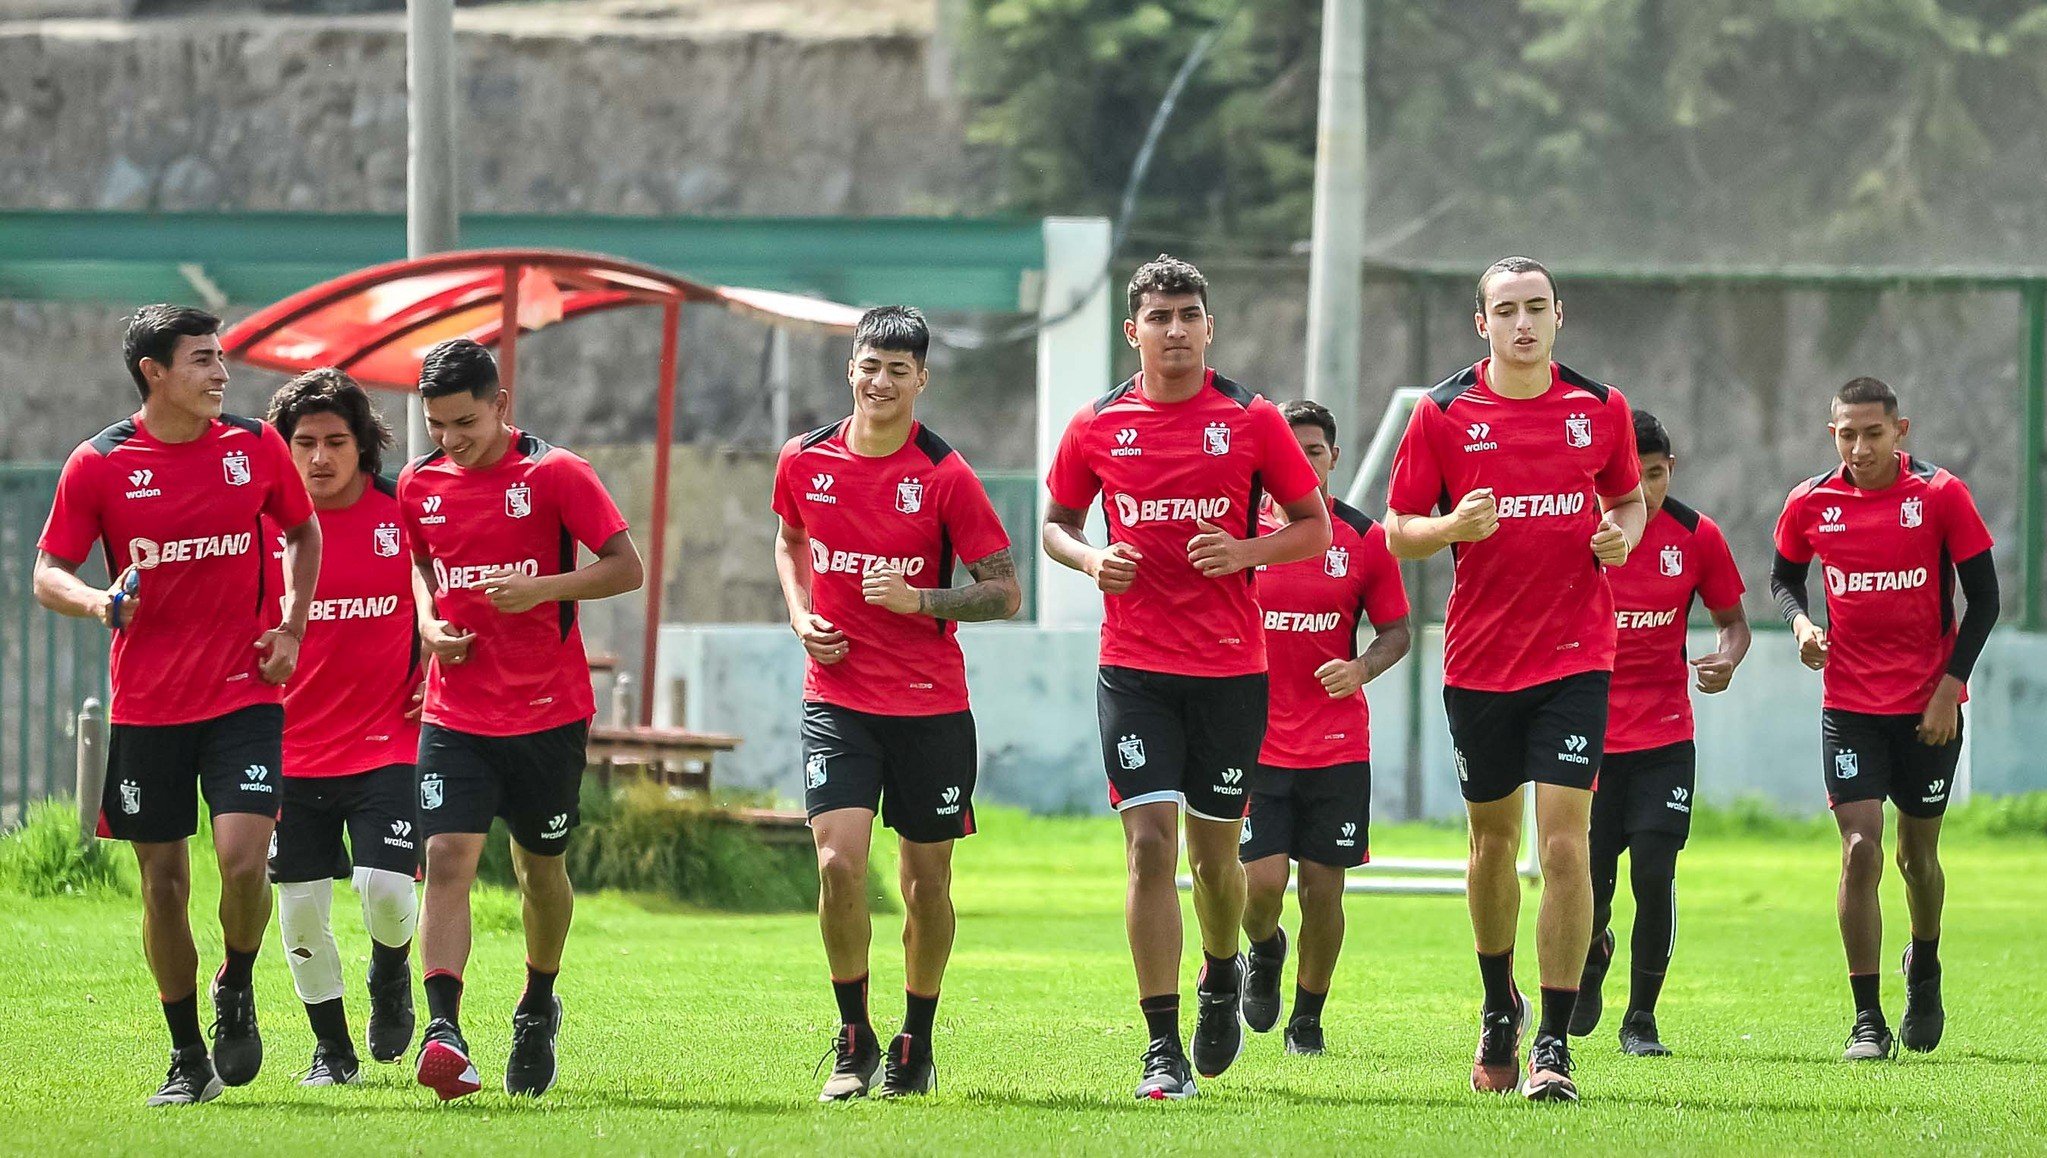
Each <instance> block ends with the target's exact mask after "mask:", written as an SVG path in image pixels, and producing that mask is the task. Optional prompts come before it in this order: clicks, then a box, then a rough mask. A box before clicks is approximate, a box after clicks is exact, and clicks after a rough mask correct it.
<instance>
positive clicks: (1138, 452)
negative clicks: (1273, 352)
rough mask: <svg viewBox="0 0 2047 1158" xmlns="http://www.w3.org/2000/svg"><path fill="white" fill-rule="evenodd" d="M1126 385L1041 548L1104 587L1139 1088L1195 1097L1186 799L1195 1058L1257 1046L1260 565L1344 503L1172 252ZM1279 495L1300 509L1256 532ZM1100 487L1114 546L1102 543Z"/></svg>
mask: <svg viewBox="0 0 2047 1158" xmlns="http://www.w3.org/2000/svg"><path fill="white" fill-rule="evenodd" d="M1128 301H1129V306H1130V316H1129V318H1128V319H1127V320H1125V321H1124V323H1123V336H1124V339H1125V340H1126V341H1128V342H1129V343H1130V345H1131V347H1132V348H1133V349H1135V350H1136V351H1137V356H1138V366H1139V369H1138V372H1137V374H1136V376H1135V377H1133V378H1131V379H1130V380H1129V381H1128V382H1125V383H1123V384H1122V385H1120V386H1118V387H1116V388H1115V389H1113V390H1111V391H1109V392H1108V393H1107V394H1104V395H1102V396H1101V397H1100V398H1098V399H1096V400H1095V401H1093V402H1091V403H1089V404H1088V405H1086V406H1083V407H1081V409H1080V412H1079V413H1077V414H1075V415H1074V416H1073V419H1072V421H1071V422H1070V423H1068V425H1067V427H1066V433H1065V435H1064V436H1063V437H1062V438H1061V439H1060V442H1059V448H1058V451H1057V453H1056V454H1055V455H1054V456H1053V459H1052V466H1051V470H1050V472H1049V474H1048V476H1047V478H1046V480H1045V481H1046V486H1047V489H1048V491H1049V500H1048V502H1047V504H1046V508H1045V526H1044V545H1045V553H1046V554H1047V555H1049V556H1051V557H1052V558H1053V559H1055V560H1057V561H1058V562H1060V563H1061V564H1064V565H1065V566H1067V567H1071V568H1073V569H1074V570H1076V571H1080V572H1084V573H1085V574H1086V575H1087V576H1088V577H1089V578H1090V579H1093V580H1094V582H1095V586H1096V587H1097V588H1099V589H1100V590H1101V591H1102V594H1103V604H1104V607H1105V614H1104V616H1103V619H1102V649H1101V674H1100V681H1099V683H1098V684H1097V685H1096V692H1095V704H1096V716H1097V720H1098V722H1099V724H1100V727H1101V740H1102V761H1103V764H1104V765H1105V766H1106V768H1107V770H1108V777H1109V803H1110V804H1111V805H1112V806H1114V807H1115V809H1116V811H1117V812H1118V813H1119V814H1120V815H1121V817H1122V821H1123V843H1124V848H1125V851H1126V856H1127V858H1128V865H1129V885H1128V889H1127V891H1126V893H1125V895H1124V927H1125V932H1126V933H1127V934H1128V936H1129V938H1130V955H1131V957H1132V959H1133V960H1134V962H1135V964H1136V967H1137V995H1138V1007H1139V1009H1140V1010H1141V1011H1142V1012H1143V1014H1144V1020H1145V1026H1146V1030H1147V1033H1148V1036H1149V1037H1150V1044H1149V1045H1148V1046H1147V1047H1146V1049H1145V1051H1144V1061H1143V1076H1142V1078H1141V1079H1140V1081H1139V1083H1138V1086H1137V1096H1138V1097H1140V1098H1154V1099H1168V1098H1174V1099H1177V1098H1185V1097H1191V1096H1192V1095H1194V1094H1195V1092H1196V1089H1195V1084H1194V1075H1193V1072H1191V1071H1190V1068H1189V1066H1188V1059H1187V1054H1186V1051H1185V1050H1184V1049H1183V1048H1182V1046H1181V1043H1180V1027H1179V1018H1180V953H1181V949H1182V933H1181V927H1180V897H1179V887H1178V884H1177V882H1176V876H1177V870H1178V861H1179V839H1178V837H1179V828H1180V823H1179V815H1180V810H1181V809H1182V808H1185V809H1186V812H1187V823H1186V838H1187V859H1188V861H1189V862H1190V867H1191V868H1192V870H1193V875H1194V912H1195V915H1196V917H1197V918H1198V919H1199V921H1200V925H1201V946H1202V954H1203V960H1204V964H1203V966H1202V969H1201V974H1200V977H1199V980H1198V981H1197V982H1196V991H1197V994H1198V996H1199V1002H1200V1004H1199V1009H1198V1012H1197V1014H1196V1016H1195V1026H1194V1058H1193V1066H1192V1070H1198V1071H1200V1073H1201V1076H1203V1077H1214V1076H1216V1075H1218V1074H1220V1073H1222V1072H1223V1071H1224V1070H1226V1069H1228V1068H1229V1066H1230V1063H1231V1062H1233V1061H1235V1060H1236V1057H1237V1054H1238V1052H1239V1051H1240V1050H1241V1049H1242V1048H1243V1044H1244V1032H1243V1025H1242V1022H1241V1021H1240V1020H1239V1013H1240V1007H1241V1005H1242V995H1243V972H1244V960H1243V957H1242V956H1241V955H1240V954H1239V953H1238V952H1237V933H1238V928H1239V926H1240V925H1241V924H1242V923H1243V917H1244V870H1243V866H1242V865H1240V864H1239V863H1238V861H1237V844H1238V834H1239V830H1240V829H1241V828H1242V826H1243V820H1244V812H1245V809H1246V806H1247V805H1248V804H1249V802H1250V796H1249V791H1250V787H1251V778H1250V773H1251V771H1252V770H1253V769H1255V768H1256V767H1257V765H1258V748H1259V745H1260V743H1261V741H1262V740H1263V738H1264V734H1265V707H1266V679H1265V633H1264V631H1263V630H1261V628H1260V615H1259V609H1258V601H1257V598H1256V589H1255V587H1254V586H1253V584H1254V582H1255V578H1256V569H1257V568H1259V567H1261V566H1270V565H1272V564H1276V563H1290V562H1293V561H1295V560H1297V559H1307V558H1313V557H1317V556H1319V555H1321V554H1322V552H1324V551H1326V550H1328V549H1329V508H1328V505H1327V504H1326V503H1324V502H1323V500H1322V495H1321V493H1320V491H1319V489H1318V486H1317V479H1316V476H1315V471H1314V468H1312V467H1310V466H1309V465H1308V460H1307V457H1306V456H1305V455H1303V454H1302V453H1301V447H1300V444H1299V443H1298V442H1296V441H1295V440H1294V436H1293V432H1292V431H1291V430H1289V429H1288V428H1287V422H1286V419H1284V418H1282V417H1281V416H1280V413H1279V408H1278V407H1276V406H1274V405H1273V404H1272V403H1270V402H1268V401H1266V400H1265V399H1264V398H1262V397H1260V396H1259V395H1257V394H1255V393H1253V392H1252V391H1251V390H1250V389H1249V388H1247V387H1245V386H1242V385H1239V384H1238V383H1236V382H1233V381H1231V380H1230V379H1228V378H1226V377H1224V376H1223V375H1221V374H1218V373H1216V372H1215V371H1214V370H1212V369H1209V367H1208V363H1207V351H1208V347H1209V343H1210V342H1211V341H1212V340H1213V339H1214V337H1215V321H1214V318H1213V317H1212V316H1211V315H1210V314H1209V312H1208V281H1207V279H1205V278H1203V277H1202V276H1201V272H1200V271H1199V270H1197V269H1195V268H1194V267H1193V266H1191V265H1189V264H1187V263H1186V262H1184V261H1180V260H1178V259H1176V258H1172V257H1167V256H1165V255H1163V254H1161V255H1160V256H1159V257H1158V258H1157V259H1155V260H1153V261H1151V262H1148V263H1146V264H1145V265H1144V266H1143V267H1141V268H1139V269H1138V271H1137V273H1136V275H1135V276H1133V277H1132V278H1131V279H1130V286H1129V292H1128ZM1265 492H1270V493H1271V495H1272V497H1273V498H1274V499H1275V500H1276V501H1277V502H1278V504H1279V506H1280V508H1281V509H1282V510H1284V511H1285V512H1286V517H1287V520H1288V521H1287V523H1286V525H1285V526H1283V527H1280V528H1279V529H1277V530H1275V531H1274V532H1273V533H1272V534H1270V535H1260V534H1259V533H1258V530H1259V527H1258V518H1259V504H1260V497H1261V495H1262V494H1263V493H1265ZM1097 495H1099V496H1101V503H1102V512H1103V514H1104V516H1105V517H1106V518H1107V520H1108V525H1109V543H1108V545H1107V546H1105V547H1097V546H1095V545H1094V544H1092V543H1090V542H1088V540H1087V537H1086V533H1085V527H1086V523H1087V508H1088V506H1089V505H1090V504H1092V503H1093V502H1094V501H1095V498H1096V496H1097Z"/></svg>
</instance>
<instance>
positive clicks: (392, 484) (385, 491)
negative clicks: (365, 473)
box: [370, 474, 398, 499]
mask: <svg viewBox="0 0 2047 1158" xmlns="http://www.w3.org/2000/svg"><path fill="white" fill-rule="evenodd" d="M370 487H371V489H373V490H375V491H376V492H377V493H378V494H380V495H384V496H387V497H389V498H394V499H395V498H397V497H398V480H397V479H395V478H389V477H386V476H384V475H381V474H373V475H371V476H370Z"/></svg>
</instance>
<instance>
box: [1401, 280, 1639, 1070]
mask: <svg viewBox="0 0 2047 1158" xmlns="http://www.w3.org/2000/svg"><path fill="white" fill-rule="evenodd" d="M1476 305H1477V315H1476V323H1477V327H1478V333H1479V336H1480V337H1482V338H1484V339H1485V340H1486V342H1487V345H1488V348H1489V351H1490V356H1489V357H1487V358H1484V359H1482V360H1480V361H1479V362H1477V363H1475V364H1474V365H1472V366H1469V367H1467V368H1465V369H1464V370H1461V371H1459V372H1458V373H1457V374H1454V375H1452V376H1451V377H1449V378H1447V379H1445V380H1444V381H1443V382H1441V383H1439V384H1438V385H1437V386H1436V387H1435V388H1434V389H1433V390H1431V391H1430V392H1429V394H1428V396H1427V397H1425V398H1423V399H1422V400H1421V401H1419V402H1418V403H1416V405H1415V409H1414V416H1413V418H1412V419H1411V420H1410V421H1409V423H1408V426H1407V433H1406V434H1405V435H1404V436H1403V437H1402V439H1401V443H1400V449H1399V451H1398V452H1397V454H1396V455H1395V457H1394V461H1393V478H1392V482H1391V483H1390V485H1389V487H1388V492H1387V514H1386V542H1387V545H1388V546H1389V547H1391V548H1392V550H1393V553H1394V554H1395V555H1396V556H1398V557H1400V558H1403V559H1423V558H1427V557H1428V556H1430V555H1433V554H1435V553H1436V552H1437V551H1440V550H1442V549H1444V548H1445V547H1448V548H1450V549H1451V552H1452V554H1453V556H1454V558H1455V566H1456V584H1455V586H1454V587H1453V588H1452V589H1451V591H1450V605H1449V610H1448V613H1447V615H1446V619H1445V622H1444V627H1443V706H1444V709H1445V711H1446V713H1447V714H1448V716H1449V723H1450V740H1451V744H1452V746H1453V748H1454V754H1455V756H1456V760H1457V778H1458V781H1459V787H1460V788H1461V789H1462V790H1463V793H1464V800H1465V812H1466V815H1467V817H1468V819H1469V824H1470V829H1471V862H1470V866H1469V868H1468V870H1467V872H1466V874H1465V899H1466V901H1467V903H1468V904H1469V905H1470V908H1471V926H1472V933H1473V939H1474V940H1475V942H1476V947H1477V951H1478V967H1479V976H1480V978H1481V979H1482V980H1483V982H1484V986H1485V1000H1484V1004H1483V1006H1482V1009H1481V1014H1480V1032H1479V1045H1478V1056H1477V1058H1476V1060H1474V1061H1473V1063H1472V1068H1471V1086H1472V1088H1473V1089H1474V1090H1480V1091H1486V1092H1507V1091H1511V1090H1513V1089H1514V1088H1515V1075H1516V1072H1517V1071H1518V1069H1519V1068H1520V1043H1521V1038H1522V1037H1523V1036H1524V1034H1525V1031H1526V1029H1527V1023H1528V1003H1527V1001H1526V1000H1525V999H1524V998H1523V997H1522V996H1521V993H1520V991H1519V990H1518V989H1517V988H1515V985H1514V932H1515V927H1516V924H1517V923H1518V920H1519V916H1520V912H1521V882H1520V880H1519V879H1518V877H1517V875H1516V871H1515V859H1516V857H1517V856H1518V855H1519V853H1520V847H1521V817H1522V810H1523V797H1522V786H1523V785H1525V784H1529V783H1531V782H1532V783H1533V784H1534V785H1535V789H1534V791H1535V824H1536V840H1537V845H1538V847H1539V848H1540V849H1541V856H1542V870H1543V889H1542V908H1541V911H1540V912H1539V913H1538V915H1537V917H1536V957H1537V960H1538V963H1539V965H1540V969H1541V977H1542V1011H1541V1021H1540V1024H1539V1025H1538V1027H1537V1029H1536V1035H1535V1043H1534V1046H1533V1047H1532V1048H1531V1049H1530V1050H1529V1054H1528V1072H1527V1074H1526V1076H1525V1078H1524V1079H1523V1080H1522V1082H1521V1091H1522V1093H1523V1095H1524V1096H1526V1097H1528V1098H1529V1099H1531V1100H1537V1101H1550V1100H1561V1101H1573V1100H1576V1098H1577V1096H1578V1091H1577V1086H1576V1085H1575V1084H1574V1083H1573V1082H1572V1080H1571V1052H1570V1045H1569V1042H1568V1041H1567V1040H1566V1037H1565V1033H1566V1031H1567V1030H1568V1029H1569V1028H1570V1024H1571V1012H1572V1006H1573V1004H1574V1003H1575V1002H1576V1000H1577V997H1578V978H1579V974H1580V972H1581V971H1582V970H1583V968H1584V964H1585V953H1586V949H1587V948H1588V946H1589V945H1590V943H1591V939H1592V876H1591V865H1590V861H1589V859H1588V856H1589V854H1588V850H1587V828H1588V825H1589V824H1590V816H1591V809H1592V791H1591V790H1592V785H1593V782H1594V781H1595V780H1596V779H1597V777H1598V773H1599V761H1600V744H1601V740H1602V739H1603V738H1604V737H1605V735H1606V707H1607V687H1608V683H1609V681H1610V679H1611V677H1612V672H1613V658H1614V626H1613V623H1614V619H1613V592H1612V591H1611V590H1610V589H1609V588H1608V586H1607V581H1606V576H1605V574H1604V572H1603V570H1602V569H1603V568H1605V567H1618V566H1620V565H1621V564H1623V563H1625V562H1627V560H1628V552H1629V551H1630V550H1632V549H1633V547H1634V545H1635V544H1636V543H1637V542H1639V541H1640V540H1641V537H1642V525H1643V520H1644V517H1645V511H1644V508H1643V505H1642V488H1641V469H1642V468H1641V463H1640V462H1639V461H1638V460H1637V458H1636V456H1635V427H1634V420H1633V419H1632V418H1631V417H1630V414H1629V411H1628V403H1627V400H1626V399H1625V398H1623V397H1622V396H1621V393H1620V391H1618V390H1615V389H1614V388H1613V387H1611V386H1606V385H1603V384H1601V383H1598V382H1594V381H1593V380H1591V379H1590V378H1587V377H1585V376H1584V375H1582V374H1579V373H1578V372H1576V371H1574V370H1572V369H1570V368H1568V367H1565V366H1560V365H1558V364H1557V363H1555V362H1552V361H1551V360H1550V351H1551V349H1552V347H1553V346H1554V344H1555V342H1556V336H1557V329H1558V327H1559V326H1560V325H1561V324H1562V322H1563V305H1562V303H1561V302H1560V301H1558V299H1557V291H1556V282H1555V280H1554V279H1552V278H1551V277H1550V274H1549V271H1548V270H1546V269H1544V268H1543V267H1542V265H1541V264H1540V263H1538V262H1535V261H1531V260H1529V259H1528V258H1525V257H1510V258H1506V259H1503V260H1501V261H1497V262H1495V263H1493V264H1492V265H1491V266H1490V267H1488V268H1487V269H1486V271H1485V273H1484V274H1482V275H1481V276H1480V277H1479V281H1478V293H1477V302H1476Z"/></svg>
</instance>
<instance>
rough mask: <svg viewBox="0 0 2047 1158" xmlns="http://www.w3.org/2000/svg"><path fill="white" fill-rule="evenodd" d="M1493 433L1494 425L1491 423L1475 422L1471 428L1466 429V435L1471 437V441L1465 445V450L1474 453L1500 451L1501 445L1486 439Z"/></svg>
mask: <svg viewBox="0 0 2047 1158" xmlns="http://www.w3.org/2000/svg"><path fill="white" fill-rule="evenodd" d="M1492 432H1493V424H1492V423H1490V422H1474V423H1472V424H1471V425H1470V426H1467V427H1465V428H1464V433H1465V434H1467V435H1469V436H1470V438H1471V441H1470V442H1467V443H1465V444H1464V449H1465V450H1468V451H1474V452H1476V451H1481V450H1498V449H1500V444H1499V443H1497V442H1493V441H1491V440H1490V439H1488V438H1487V437H1486V436H1487V435H1490V434H1491V433H1492Z"/></svg>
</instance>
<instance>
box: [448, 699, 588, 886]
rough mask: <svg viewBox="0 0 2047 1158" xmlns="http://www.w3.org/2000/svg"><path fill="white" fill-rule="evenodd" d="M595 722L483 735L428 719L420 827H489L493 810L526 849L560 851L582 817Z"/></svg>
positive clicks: (472, 829) (549, 853) (470, 829)
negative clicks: (580, 805) (585, 771)
mask: <svg viewBox="0 0 2047 1158" xmlns="http://www.w3.org/2000/svg"><path fill="white" fill-rule="evenodd" d="M589 744H590V721H588V720H574V721H571V722H570V723H566V724H563V725H561V726H559V727H555V728H549V729H547V730H546V731H544V732H531V733H528V734H526V735H524V736H478V735H474V734H472V733H469V732H457V731H454V730H453V729H450V728H443V727H439V726H437V725H434V724H427V725H424V726H422V727H421V728H420V730H419V830H420V836H421V837H422V838H423V839H426V840H431V839H433V838H434V837H436V836H439V835H440V834H441V833H444V832H489V831H490V822H491V818H492V817H497V816H502V817H504V818H505V827H506V828H508V829H510V830H511V832H512V839H513V840H514V841H517V842H518V844H519V847H520V848H523V849H525V850H526V851H527V852H530V853H534V854H536V855H539V856H560V855H561V854H562V853H563V852H564V851H566V850H567V848H568V847H569V830H570V829H573V828H574V827H576V825H577V823H578V822H580V821H581V819H582V813H581V811H580V810H579V809H578V808H577V804H576V801H577V798H578V797H579V796H580V795H581V793H582V791H583V763H584V761H585V760H586V759H587V758H588V756H589Z"/></svg>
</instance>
